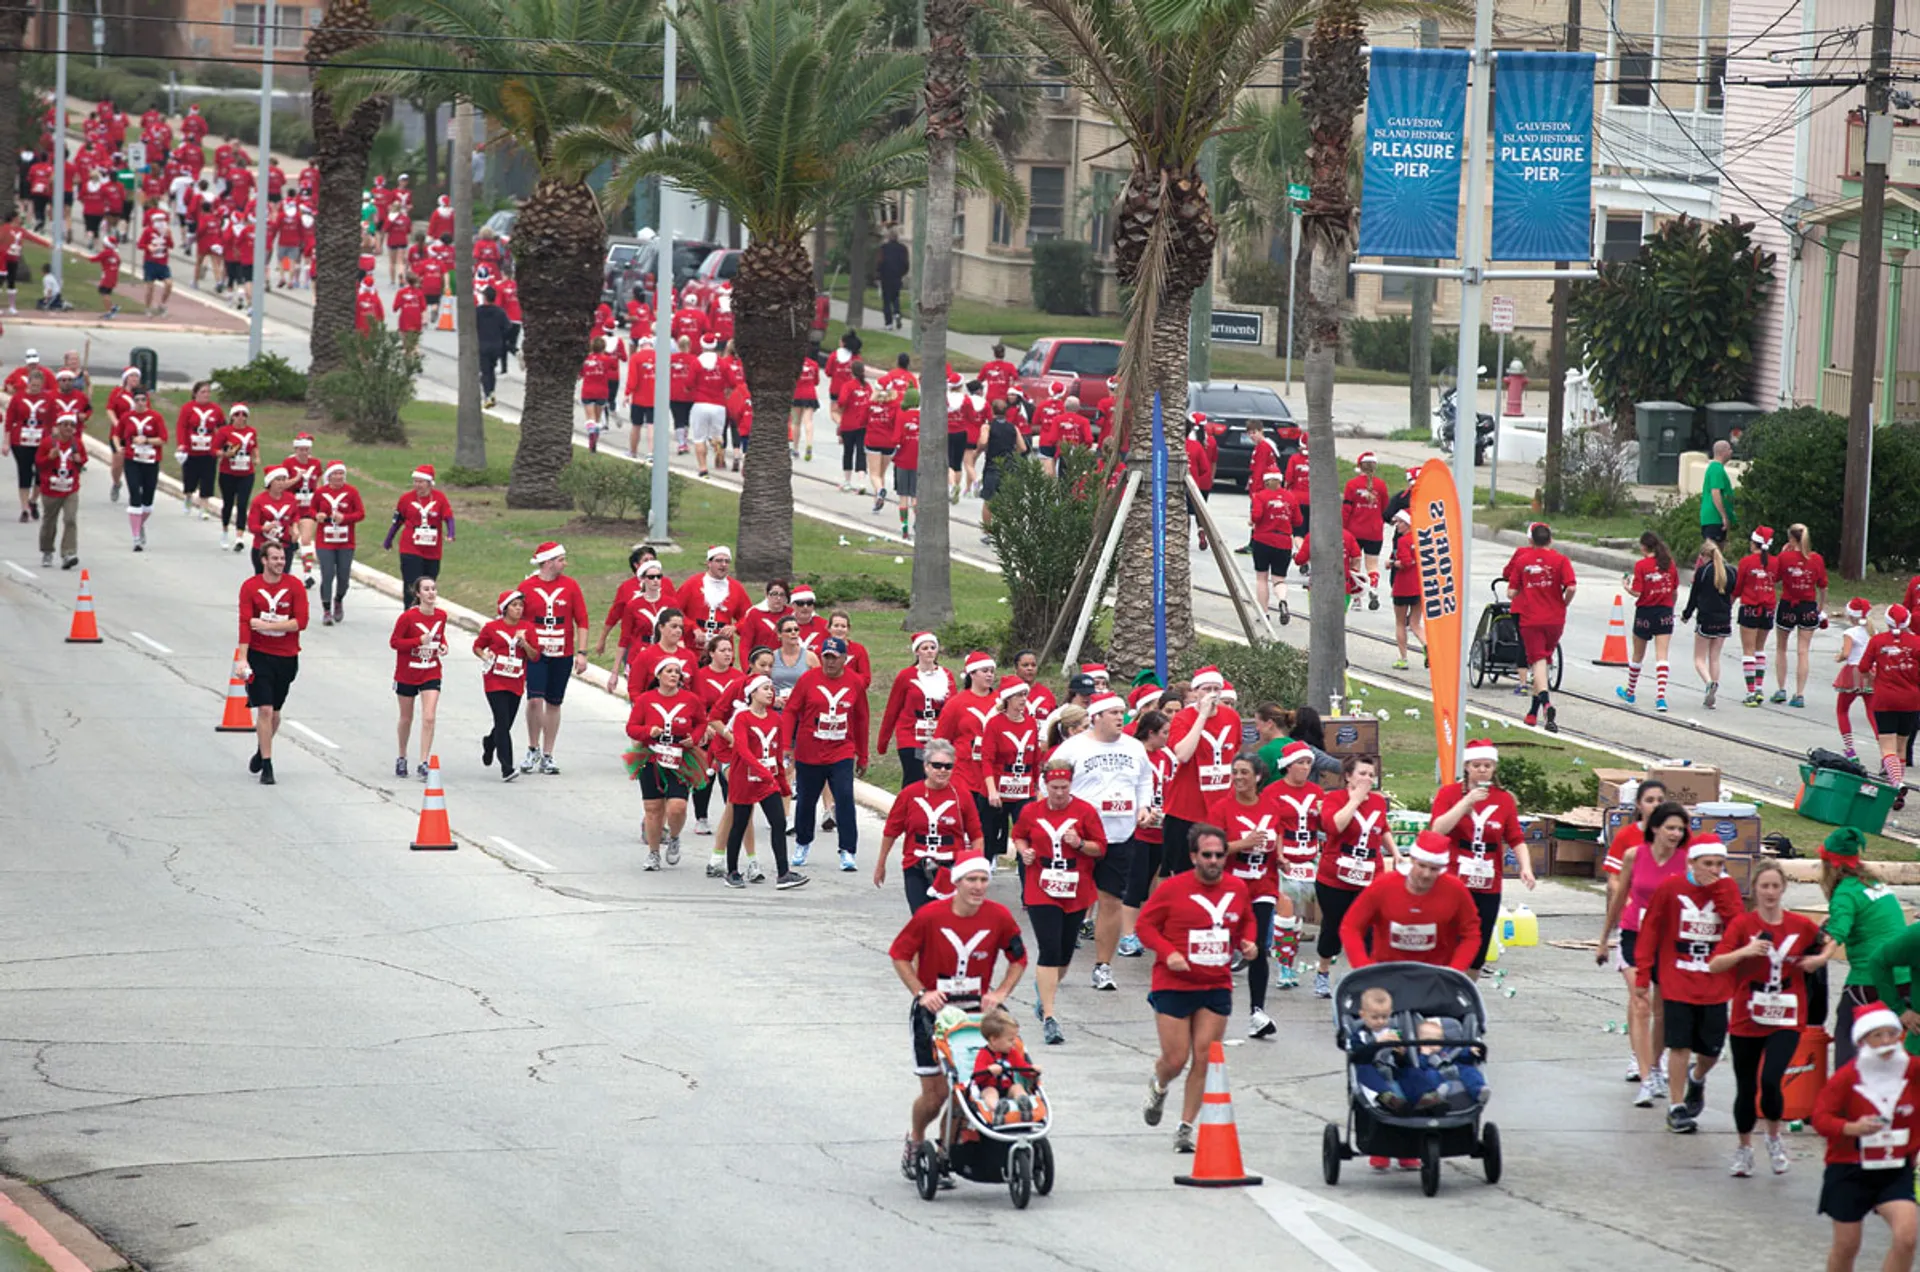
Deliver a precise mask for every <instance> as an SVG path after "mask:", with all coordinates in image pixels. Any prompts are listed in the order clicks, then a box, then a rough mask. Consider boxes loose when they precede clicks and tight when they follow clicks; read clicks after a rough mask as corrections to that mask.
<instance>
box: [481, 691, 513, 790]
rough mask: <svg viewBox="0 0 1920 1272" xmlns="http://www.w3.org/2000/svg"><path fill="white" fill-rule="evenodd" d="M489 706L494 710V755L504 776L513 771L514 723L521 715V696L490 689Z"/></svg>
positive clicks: (488, 692)
mask: <svg viewBox="0 0 1920 1272" xmlns="http://www.w3.org/2000/svg"><path fill="white" fill-rule="evenodd" d="M487 705H488V706H489V707H492V708H493V733H492V734H491V735H490V736H491V737H492V738H493V754H494V758H496V759H498V760H499V761H500V772H501V774H502V775H503V776H504V775H505V774H507V773H509V772H511V771H512V770H513V722H514V720H515V719H516V718H518V716H519V715H520V695H519V694H517V693H515V692H514V691H513V690H511V689H489V690H487Z"/></svg>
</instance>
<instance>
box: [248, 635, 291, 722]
mask: <svg viewBox="0 0 1920 1272" xmlns="http://www.w3.org/2000/svg"><path fill="white" fill-rule="evenodd" d="M247 666H248V667H249V668H251V669H252V671H253V675H252V677H251V678H249V679H248V681H247V705H248V706H249V707H272V708H273V709H274V710H275V711H278V710H279V709H280V708H282V707H284V706H286V705H287V690H289V689H291V688H292V687H293V681H294V678H295V677H296V676H298V675H299V674H300V657H299V655H298V654H295V655H291V656H288V655H283V654H267V653H262V652H261V651H259V650H257V649H249V650H248V651H247Z"/></svg>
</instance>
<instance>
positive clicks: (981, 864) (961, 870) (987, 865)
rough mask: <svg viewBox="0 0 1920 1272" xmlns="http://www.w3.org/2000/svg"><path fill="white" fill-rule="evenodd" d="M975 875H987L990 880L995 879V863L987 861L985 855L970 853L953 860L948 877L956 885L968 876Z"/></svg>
mask: <svg viewBox="0 0 1920 1272" xmlns="http://www.w3.org/2000/svg"><path fill="white" fill-rule="evenodd" d="M975 874H977V875H985V876H987V878H989V879H991V878H993V863H992V862H991V861H988V860H987V855H986V854H985V853H982V852H969V853H965V854H962V855H960V856H956V857H955V858H954V859H953V865H952V866H951V867H950V868H949V869H948V870H947V877H948V878H950V879H952V880H953V881H954V882H955V883H958V882H960V880H962V879H964V878H966V877H967V876H968V875H975Z"/></svg>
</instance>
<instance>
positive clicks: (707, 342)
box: [700, 336, 720, 353]
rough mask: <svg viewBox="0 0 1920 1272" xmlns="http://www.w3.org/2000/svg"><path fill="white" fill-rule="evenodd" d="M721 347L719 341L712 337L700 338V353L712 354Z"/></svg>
mask: <svg viewBox="0 0 1920 1272" xmlns="http://www.w3.org/2000/svg"><path fill="white" fill-rule="evenodd" d="M719 347H720V342H719V341H718V340H715V339H714V338H713V337H712V336H702V337H700V352H702V353H712V352H713V351H714V350H716V349H718V348H719Z"/></svg>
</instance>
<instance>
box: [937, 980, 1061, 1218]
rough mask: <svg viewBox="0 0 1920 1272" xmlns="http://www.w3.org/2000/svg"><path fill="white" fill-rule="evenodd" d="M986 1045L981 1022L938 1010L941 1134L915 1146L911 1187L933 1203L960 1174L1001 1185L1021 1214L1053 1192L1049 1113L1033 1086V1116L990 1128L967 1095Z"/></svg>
mask: <svg viewBox="0 0 1920 1272" xmlns="http://www.w3.org/2000/svg"><path fill="white" fill-rule="evenodd" d="M986 1045H987V1040H986V1039H985V1038H984V1037H982V1036H981V1033H980V1018H979V1017H978V1016H969V1015H967V1014H966V1013H965V1012H963V1011H961V1010H960V1009H959V1008H956V1007H949V1008H946V1009H944V1010H943V1011H941V1013H940V1015H939V1017H938V1019H937V1020H936V1022H935V1025H934V1035H933V1052H934V1055H936V1056H937V1057H939V1060H940V1067H941V1069H942V1070H944V1071H945V1073H946V1076H947V1083H948V1085H949V1087H950V1088H951V1089H950V1090H949V1091H948V1093H947V1107H946V1110H945V1111H944V1112H943V1113H941V1115H940V1133H939V1135H938V1136H937V1137H935V1138H933V1139H929V1140H926V1141H924V1142H923V1143H922V1144H921V1145H920V1151H919V1155H918V1156H917V1157H915V1159H914V1163H913V1182H914V1187H915V1188H917V1189H918V1190H919V1192H920V1196H921V1197H922V1198H923V1199H924V1200H927V1201H932V1200H933V1199H934V1198H935V1197H937V1196H939V1195H940V1180H941V1178H942V1177H943V1176H950V1175H959V1176H960V1178H962V1179H970V1180H972V1181H973V1182H974V1183H976V1184H998V1183H1002V1182H1004V1183H1005V1184H1006V1185H1007V1192H1008V1194H1009V1195H1010V1196H1011V1197H1012V1198H1013V1205H1014V1208H1015V1209H1016V1210H1025V1209H1026V1208H1027V1203H1028V1202H1029V1201H1031V1200H1032V1199H1033V1194H1034V1193H1036V1192H1037V1193H1039V1194H1040V1195H1041V1196H1042V1197H1044V1196H1046V1195H1047V1194H1048V1193H1050V1192H1052V1191H1053V1145H1051V1144H1049V1143H1048V1142H1047V1128H1048V1126H1049V1125H1050V1118H1051V1113H1050V1110H1049V1109H1048V1107H1047V1102H1046V1099H1045V1097H1044V1096H1043V1095H1042V1094H1041V1092H1040V1086H1039V1083H1038V1082H1037V1081H1035V1080H1034V1079H1033V1077H1032V1076H1029V1078H1028V1081H1029V1083H1030V1084H1031V1085H1032V1097H1033V1114H1032V1116H1031V1117H1030V1118H1027V1119H1024V1120H1021V1121H1018V1122H1013V1121H1009V1122H1003V1123H1001V1124H1000V1125H997V1126H996V1125H994V1124H993V1123H992V1122H991V1121H990V1120H989V1119H988V1117H987V1115H986V1114H985V1112H983V1111H982V1110H981V1109H980V1108H979V1107H978V1106H977V1105H976V1104H975V1103H974V1098H973V1093H972V1092H971V1090H969V1088H970V1086H971V1085H972V1082H973V1066H974V1059H975V1057H976V1056H978V1055H979V1053H980V1050H981V1048H983V1047H985V1046H986Z"/></svg>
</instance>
